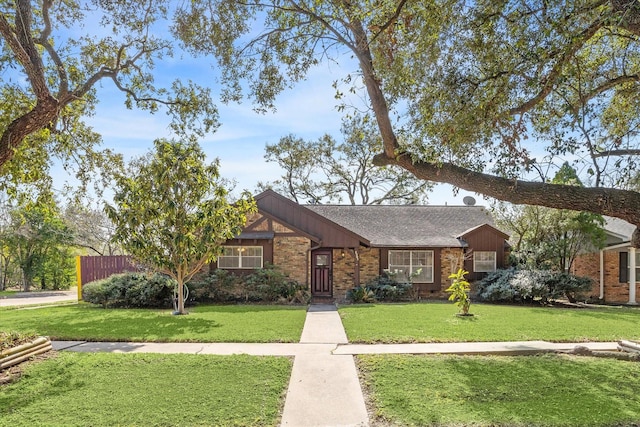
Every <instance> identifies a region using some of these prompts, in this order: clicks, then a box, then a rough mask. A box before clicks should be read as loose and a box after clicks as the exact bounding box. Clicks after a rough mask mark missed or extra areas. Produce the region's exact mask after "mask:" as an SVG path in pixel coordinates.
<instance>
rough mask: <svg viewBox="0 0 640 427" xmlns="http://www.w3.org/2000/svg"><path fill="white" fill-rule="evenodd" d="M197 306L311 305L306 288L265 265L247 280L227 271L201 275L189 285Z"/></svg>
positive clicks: (279, 271) (247, 277) (272, 267)
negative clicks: (208, 304) (249, 304)
mask: <svg viewBox="0 0 640 427" xmlns="http://www.w3.org/2000/svg"><path fill="white" fill-rule="evenodd" d="M187 285H188V286H189V290H190V297H191V298H192V299H193V300H194V301H196V302H203V303H212V302H214V303H215V302H217V303H228V302H262V301H264V302H278V303H299V304H306V303H307V302H309V298H310V295H309V291H308V290H307V287H306V286H304V285H301V284H299V283H298V282H296V281H295V280H292V279H291V278H290V277H289V276H287V275H286V274H285V273H284V272H282V271H281V270H280V269H279V268H277V267H275V266H273V265H266V266H265V268H260V269H256V270H255V271H254V272H253V273H251V274H249V275H247V276H236V275H234V274H232V273H230V272H229V271H227V270H215V271H213V272H212V273H206V274H200V275H198V276H196V277H194V278H193V279H191V280H190V281H189V283H188V284H187Z"/></svg>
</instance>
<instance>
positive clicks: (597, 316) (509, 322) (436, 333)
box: [340, 303, 640, 343]
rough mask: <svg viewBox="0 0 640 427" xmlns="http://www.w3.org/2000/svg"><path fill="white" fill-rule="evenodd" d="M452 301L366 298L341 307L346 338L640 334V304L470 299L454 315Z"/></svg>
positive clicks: (565, 338)
mask: <svg viewBox="0 0 640 427" xmlns="http://www.w3.org/2000/svg"><path fill="white" fill-rule="evenodd" d="M457 311H458V309H457V307H455V306H454V305H453V304H451V303H448V304H447V303H421V304H417V303H416V304H371V305H364V304H363V305H352V306H343V307H340V316H341V317H342V323H343V325H344V327H345V330H346V332H347V336H348V337H349V341H350V342H365V343H368V342H388V343H391V342H471V341H530V340H545V341H553V342H584V341H617V340H619V339H639V338H640V328H639V327H638V325H639V324H640V310H639V309H634V308H627V307H624V308H620V307H605V308H554V307H527V306H506V305H489V304H473V305H472V306H471V313H473V314H474V316H472V317H458V316H456V315H455V314H456V313H457Z"/></svg>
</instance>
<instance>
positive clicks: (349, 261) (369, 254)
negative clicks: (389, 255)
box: [333, 247, 380, 301]
mask: <svg viewBox="0 0 640 427" xmlns="http://www.w3.org/2000/svg"><path fill="white" fill-rule="evenodd" d="M343 253H344V257H343V256H342V254H343ZM358 255H359V258H360V283H359V284H364V283H367V282H368V281H369V280H371V279H373V278H374V277H377V276H379V275H380V250H379V249H377V248H365V247H360V248H359V249H358ZM355 263H356V259H355V255H354V253H353V250H351V249H347V250H342V249H334V250H333V297H334V298H335V299H336V301H344V299H345V296H346V294H347V291H348V290H349V289H351V288H353V287H354V286H355Z"/></svg>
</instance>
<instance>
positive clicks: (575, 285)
mask: <svg viewBox="0 0 640 427" xmlns="http://www.w3.org/2000/svg"><path fill="white" fill-rule="evenodd" d="M547 286H548V287H549V294H550V295H551V299H558V298H562V297H566V298H567V299H568V300H569V302H572V303H573V302H576V301H578V300H580V299H583V298H584V296H585V295H587V294H588V293H589V292H590V291H591V289H592V288H593V280H592V279H591V278H589V277H580V276H574V275H573V274H569V273H556V274H554V275H553V276H552V277H551V278H549V279H548V280H547Z"/></svg>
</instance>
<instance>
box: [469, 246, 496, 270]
mask: <svg viewBox="0 0 640 427" xmlns="http://www.w3.org/2000/svg"><path fill="white" fill-rule="evenodd" d="M473 271H474V272H476V273H486V272H489V271H496V253H495V251H494V252H489V251H478V252H476V251H474V252H473Z"/></svg>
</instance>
